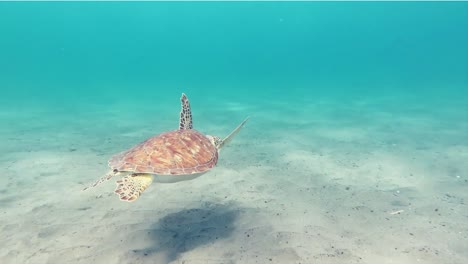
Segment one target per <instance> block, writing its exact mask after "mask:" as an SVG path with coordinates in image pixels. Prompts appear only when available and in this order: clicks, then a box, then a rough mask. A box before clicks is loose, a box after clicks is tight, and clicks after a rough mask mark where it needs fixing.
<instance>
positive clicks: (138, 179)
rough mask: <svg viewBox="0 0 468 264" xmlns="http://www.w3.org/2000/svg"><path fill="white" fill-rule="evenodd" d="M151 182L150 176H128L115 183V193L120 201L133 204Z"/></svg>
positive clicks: (151, 177)
mask: <svg viewBox="0 0 468 264" xmlns="http://www.w3.org/2000/svg"><path fill="white" fill-rule="evenodd" d="M152 182H153V176H152V175H151V174H130V175H127V176H125V177H123V178H122V179H121V180H118V181H117V188H116V189H115V191H114V192H115V193H116V194H118V195H119V198H120V200H122V201H127V202H133V201H135V200H136V199H137V198H138V197H140V194H141V193H142V192H143V191H144V190H146V188H148V186H149V185H150V184H151V183H152Z"/></svg>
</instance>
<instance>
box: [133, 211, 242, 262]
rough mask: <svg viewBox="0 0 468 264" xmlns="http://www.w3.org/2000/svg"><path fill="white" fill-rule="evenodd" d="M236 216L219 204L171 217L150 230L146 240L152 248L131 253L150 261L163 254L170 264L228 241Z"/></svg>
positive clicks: (235, 212)
mask: <svg viewBox="0 0 468 264" xmlns="http://www.w3.org/2000/svg"><path fill="white" fill-rule="evenodd" d="M238 214H239V210H238V209H236V208H235V207H234V206H232V205H222V204H207V205H206V206H203V207H201V208H192V209H184V210H182V211H179V212H176V213H171V214H169V215H167V216H164V217H163V218H161V219H160V220H159V221H158V222H157V223H155V224H154V225H153V226H152V228H151V231H150V232H151V233H150V238H151V239H152V240H153V241H154V246H152V247H150V248H146V249H143V250H134V252H135V253H139V254H140V255H144V256H148V257H150V258H151V255H153V254H164V255H165V259H166V261H167V262H171V261H174V260H176V259H177V258H178V257H179V255H180V254H182V253H184V252H189V251H191V250H193V249H196V248H198V247H200V246H203V245H209V244H214V243H216V241H218V240H221V239H225V238H228V237H229V236H230V235H231V234H232V233H233V231H234V222H235V220H236V218H237V215H238Z"/></svg>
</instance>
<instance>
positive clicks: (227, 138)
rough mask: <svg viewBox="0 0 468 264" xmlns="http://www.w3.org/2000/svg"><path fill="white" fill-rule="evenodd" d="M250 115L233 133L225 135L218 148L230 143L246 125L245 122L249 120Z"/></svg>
mask: <svg viewBox="0 0 468 264" xmlns="http://www.w3.org/2000/svg"><path fill="white" fill-rule="evenodd" d="M249 118H250V117H247V118H246V119H244V121H242V123H240V124H239V125H238V126H237V127H236V128H235V129H234V130H233V131H232V132H231V134H229V135H228V136H227V137H225V138H224V139H223V140H222V141H221V143H220V144H219V146H218V149H220V148H222V147H224V146H225V145H226V144H227V143H229V142H230V141H231V140H232V138H233V137H234V136H235V135H237V133H239V131H240V129H241V128H242V127H243V126H244V125H245V123H247V120H249Z"/></svg>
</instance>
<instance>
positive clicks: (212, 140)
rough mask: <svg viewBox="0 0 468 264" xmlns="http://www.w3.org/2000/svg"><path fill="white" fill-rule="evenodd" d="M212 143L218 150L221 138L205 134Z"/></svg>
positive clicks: (221, 141)
mask: <svg viewBox="0 0 468 264" xmlns="http://www.w3.org/2000/svg"><path fill="white" fill-rule="evenodd" d="M206 137H207V138H208V139H209V140H210V141H211V143H212V144H213V145H215V147H216V148H217V149H218V150H219V149H220V148H221V145H222V143H223V140H222V139H221V138H219V137H217V136H211V135H207V136H206Z"/></svg>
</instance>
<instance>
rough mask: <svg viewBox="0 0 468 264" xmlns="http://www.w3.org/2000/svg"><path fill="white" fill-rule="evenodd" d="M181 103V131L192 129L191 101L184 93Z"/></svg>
mask: <svg viewBox="0 0 468 264" xmlns="http://www.w3.org/2000/svg"><path fill="white" fill-rule="evenodd" d="M180 103H181V105H182V109H181V110H180V122H179V129H192V127H193V125H192V110H191V109H190V103H189V100H188V98H187V96H186V95H185V94H184V93H182V97H181V98H180Z"/></svg>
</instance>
